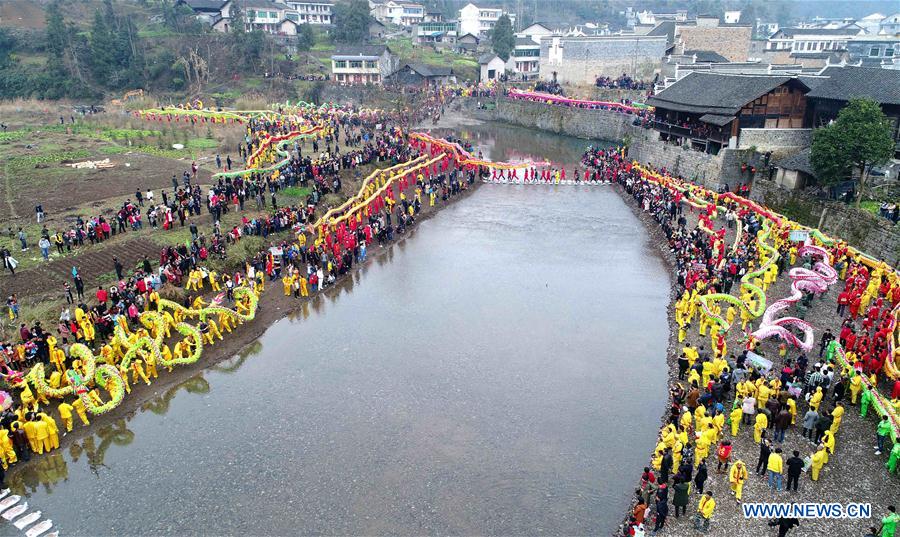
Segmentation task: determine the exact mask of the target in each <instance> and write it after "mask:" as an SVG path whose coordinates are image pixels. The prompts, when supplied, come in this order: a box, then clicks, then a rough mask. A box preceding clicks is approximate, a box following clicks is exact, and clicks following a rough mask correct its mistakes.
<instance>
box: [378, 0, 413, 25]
mask: <svg viewBox="0 0 900 537" xmlns="http://www.w3.org/2000/svg"><path fill="white" fill-rule="evenodd" d="M369 13H370V14H371V15H372V17H374V18H375V19H376V20H378V21H381V22H383V23H386V24H396V25H397V26H412V25H414V24H419V23H421V22H422V21H424V20H425V6H424V5H422V4H419V3H416V2H409V1H406V0H386V1H382V0H369Z"/></svg>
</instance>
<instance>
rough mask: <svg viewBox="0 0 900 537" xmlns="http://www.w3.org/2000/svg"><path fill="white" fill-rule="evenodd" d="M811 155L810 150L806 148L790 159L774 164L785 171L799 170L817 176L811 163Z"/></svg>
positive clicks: (777, 161) (786, 158) (780, 160)
mask: <svg viewBox="0 0 900 537" xmlns="http://www.w3.org/2000/svg"><path fill="white" fill-rule="evenodd" d="M809 155H810V150H809V148H806V149H804V150H803V151H800V152H799V153H794V154H793V155H791V156H789V157H785V158H783V159H779V160H776V161H775V162H773V164H774V165H775V166H777V167H779V168H782V169H784V170H797V171H800V172H803V173H808V174H809V175H813V176H815V175H816V172H815V170H813V167H812V165H811V164H810V162H809Z"/></svg>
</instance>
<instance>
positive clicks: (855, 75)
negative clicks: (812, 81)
mask: <svg viewBox="0 0 900 537" xmlns="http://www.w3.org/2000/svg"><path fill="white" fill-rule="evenodd" d="M822 76H827V77H828V79H827V80H824V81H822V82H821V83H820V84H819V85H818V86H816V87H815V88H814V89H813V90H812V91H810V92H809V94H808V95H807V97H810V98H819V99H832V100H836V101H849V100H850V99H852V98H854V97H868V98H869V99H873V100H875V101H878V102H879V103H881V104H895V105H900V71H898V70H895V69H878V68H874V67H829V68H827V69H825V71H823V72H822Z"/></svg>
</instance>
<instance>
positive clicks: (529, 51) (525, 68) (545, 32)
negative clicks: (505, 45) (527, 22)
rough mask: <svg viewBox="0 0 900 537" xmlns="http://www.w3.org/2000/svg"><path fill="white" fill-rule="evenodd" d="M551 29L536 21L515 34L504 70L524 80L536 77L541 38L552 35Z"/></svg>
mask: <svg viewBox="0 0 900 537" xmlns="http://www.w3.org/2000/svg"><path fill="white" fill-rule="evenodd" d="M552 35H553V31H552V30H551V29H550V28H547V27H546V26H544V25H543V24H541V23H539V22H536V23H534V24H532V25H531V26H529V27H528V28H525V29H524V30H522V31H521V32H519V33H517V34H516V45H515V47H514V48H513V51H512V55H510V57H509V60H508V61H507V62H506V70H507V71H509V72H512V73H515V74H517V75H519V76H520V77H521V78H522V79H524V80H530V79H532V78H537V77H538V74H539V70H540V63H541V38H542V37H548V36H552Z"/></svg>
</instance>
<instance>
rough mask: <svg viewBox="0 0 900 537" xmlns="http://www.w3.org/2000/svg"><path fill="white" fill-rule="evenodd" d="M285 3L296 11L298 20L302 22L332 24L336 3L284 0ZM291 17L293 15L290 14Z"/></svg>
mask: <svg viewBox="0 0 900 537" xmlns="http://www.w3.org/2000/svg"><path fill="white" fill-rule="evenodd" d="M282 1H283V2H284V3H285V4H287V5H288V6H290V7H291V8H292V9H293V10H294V11H296V17H297V20H296V21H294V22H298V23H300V24H314V25H323V24H332V23H333V19H332V11H333V10H334V4H332V3H330V2H304V1H297V0H282ZM288 19H291V16H288Z"/></svg>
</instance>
